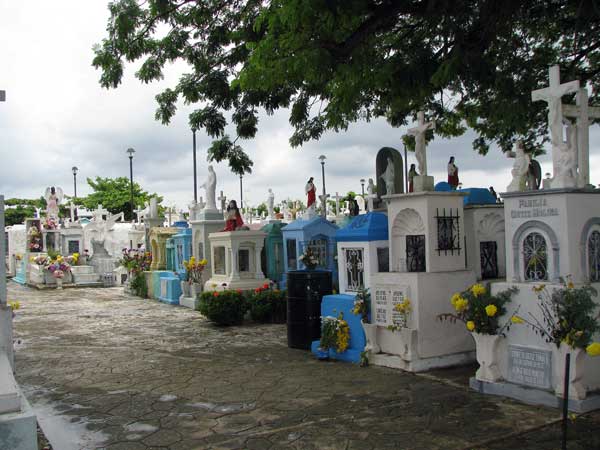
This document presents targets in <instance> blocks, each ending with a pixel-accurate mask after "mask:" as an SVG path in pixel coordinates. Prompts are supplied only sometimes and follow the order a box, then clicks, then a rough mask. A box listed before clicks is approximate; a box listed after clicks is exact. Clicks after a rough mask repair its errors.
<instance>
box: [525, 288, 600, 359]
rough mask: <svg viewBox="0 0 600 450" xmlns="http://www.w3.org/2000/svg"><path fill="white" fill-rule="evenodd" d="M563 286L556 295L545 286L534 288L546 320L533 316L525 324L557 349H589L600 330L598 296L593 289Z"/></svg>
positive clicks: (556, 291) (555, 291)
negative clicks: (561, 346) (561, 347)
mask: <svg viewBox="0 0 600 450" xmlns="http://www.w3.org/2000/svg"><path fill="white" fill-rule="evenodd" d="M561 282H562V285H563V287H562V288H560V289H553V290H552V292H549V291H548V289H547V288H546V286H544V285H541V286H539V287H536V288H534V291H535V292H537V294H538V299H539V307H540V312H541V314H542V318H541V320H540V319H538V318H537V317H536V316H535V315H533V314H531V313H529V316H530V317H529V318H526V319H523V321H524V322H526V323H527V324H528V325H530V326H531V327H532V328H533V330H534V331H535V332H536V334H539V335H540V336H542V337H543V338H544V339H545V340H546V342H549V343H550V342H551V343H553V344H555V345H556V346H557V347H558V346H560V344H561V342H564V343H565V344H567V345H569V346H570V347H571V348H583V349H585V348H586V347H587V346H588V344H590V343H591V342H592V338H593V335H594V333H595V332H596V331H599V330H600V323H599V319H600V314H599V313H597V312H596V309H597V306H596V304H595V302H594V300H593V299H592V297H596V296H597V295H598V292H597V291H596V289H594V288H593V287H592V286H589V285H588V286H582V287H579V288H576V287H575V286H574V285H573V283H572V282H571V281H570V280H568V281H565V280H561Z"/></svg>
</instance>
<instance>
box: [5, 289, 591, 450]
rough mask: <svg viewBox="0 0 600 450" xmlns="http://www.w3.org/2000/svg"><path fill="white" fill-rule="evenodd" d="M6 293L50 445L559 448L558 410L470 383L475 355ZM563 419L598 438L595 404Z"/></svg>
mask: <svg viewBox="0 0 600 450" xmlns="http://www.w3.org/2000/svg"><path fill="white" fill-rule="evenodd" d="M9 299H12V300H20V301H21V309H20V310H19V311H18V315H17V318H16V319H15V334H16V339H17V345H16V348H17V353H16V355H17V377H18V380H19V382H20V383H21V384H22V386H23V387H24V390H25V392H26V395H27V397H28V398H29V399H30V401H31V402H32V404H33V405H34V407H35V408H36V410H37V412H38V414H39V421H40V423H41V426H42V428H43V430H44V432H45V433H46V435H47V436H48V437H49V439H50V441H51V442H52V444H53V447H54V450H70V449H86V450H87V449H96V448H100V449H107V450H138V449H140V450H151V449H152V450H156V449H173V450H191V449H230V448H248V449H279V448H294V449H379V448H382V449H383V448H397V449H407V450H409V449H410V450H420V449H422V450H435V449H444V450H446V449H464V450H467V449H469V450H500V449H509V448H514V449H534V448H535V449H538V448H540V449H548V450H551V449H557V448H559V440H558V434H557V433H558V430H559V427H558V426H556V425H555V424H554V425H548V424H551V423H553V422H554V421H555V420H556V419H557V418H558V415H559V412H558V411H557V410H552V409H548V408H541V407H532V406H526V405H522V404H519V403H516V402H513V401H510V400H506V399H502V398H497V397H487V396H483V395H479V394H476V393H473V392H470V391H469V390H468V389H467V387H466V380H467V378H468V375H469V374H470V373H472V372H473V370H474V369H473V368H467V369H464V368H463V369H454V370H447V371H435V372H432V373H429V374H425V375H413V374H407V373H403V372H400V371H394V370H390V369H384V368H378V367H369V368H360V367H358V366H355V365H351V364H346V363H335V362H318V361H316V360H315V359H314V358H313V357H312V356H311V355H310V354H309V353H308V352H304V351H300V350H291V349H288V348H287V344H286V329H285V326H284V325H247V326H243V327H234V328H217V327H215V326H213V325H212V324H211V323H209V322H207V321H206V320H205V319H204V318H203V317H202V316H200V314H199V313H197V312H195V311H190V310H188V309H185V308H181V307H173V306H169V305H164V304H160V303H157V302H154V301H150V300H142V299H139V298H136V297H132V296H130V295H127V294H124V293H123V290H122V289H120V288H111V289H78V290H75V289H67V290H64V291H55V290H51V291H43V292H42V291H36V290H32V289H28V288H23V287H21V286H18V285H16V284H15V283H10V284H9ZM540 427H543V428H540ZM572 429H573V430H574V439H576V440H577V442H574V443H572V444H571V445H570V446H569V449H570V450H576V449H586V450H589V449H594V448H598V449H600V438H599V437H598V436H597V434H598V433H597V430H598V429H600V414H598V413H596V414H590V415H587V416H585V417H580V418H579V419H577V420H576V422H575V424H574V425H573V427H572ZM594 429H595V430H596V432H595V433H594V432H593V430H594Z"/></svg>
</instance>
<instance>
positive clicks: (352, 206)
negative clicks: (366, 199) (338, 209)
mask: <svg viewBox="0 0 600 450" xmlns="http://www.w3.org/2000/svg"><path fill="white" fill-rule="evenodd" d="M348 210H349V212H350V217H356V216H358V215H359V214H360V207H359V206H358V202H357V201H356V200H355V199H353V198H352V197H348Z"/></svg>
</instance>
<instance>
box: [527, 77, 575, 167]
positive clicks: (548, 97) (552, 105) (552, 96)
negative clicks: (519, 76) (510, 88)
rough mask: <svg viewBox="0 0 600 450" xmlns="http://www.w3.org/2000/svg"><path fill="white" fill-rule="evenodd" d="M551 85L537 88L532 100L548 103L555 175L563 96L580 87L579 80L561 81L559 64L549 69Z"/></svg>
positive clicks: (560, 133) (561, 137)
mask: <svg viewBox="0 0 600 450" xmlns="http://www.w3.org/2000/svg"><path fill="white" fill-rule="evenodd" d="M548 73H549V79H550V85H549V86H548V87H545V88H543V89H538V90H535V91H533V92H532V93H531V100H532V101H534V102H536V101H540V100H542V101H545V102H546V103H548V128H550V136H551V140H552V168H553V170H554V175H556V173H557V172H559V170H558V169H560V168H559V167H558V165H559V162H558V159H559V153H560V152H559V148H560V146H561V145H563V123H562V120H563V114H562V100H561V99H562V96H563V95H566V94H570V93H572V92H577V90H578V89H579V80H576V81H570V82H569V83H563V84H561V83H560V68H559V66H558V65H555V66H551V67H550V69H549V70H548Z"/></svg>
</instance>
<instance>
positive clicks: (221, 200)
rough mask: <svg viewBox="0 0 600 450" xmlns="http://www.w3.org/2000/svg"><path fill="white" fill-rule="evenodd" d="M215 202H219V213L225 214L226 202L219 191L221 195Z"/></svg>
mask: <svg viewBox="0 0 600 450" xmlns="http://www.w3.org/2000/svg"><path fill="white" fill-rule="evenodd" d="M217 200H219V201H220V202H221V212H225V209H226V208H227V204H226V203H225V202H226V201H227V197H225V196H224V195H223V191H221V195H220V196H219V198H218V199H217Z"/></svg>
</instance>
